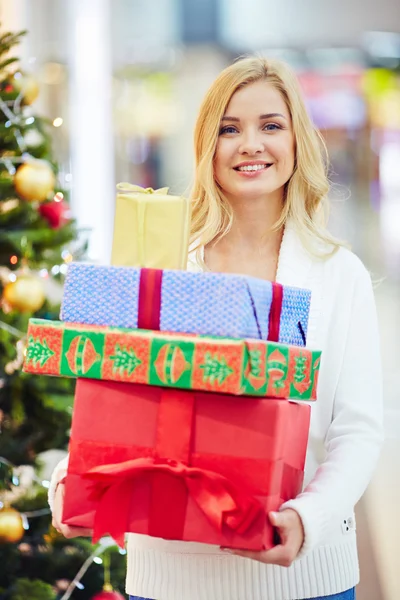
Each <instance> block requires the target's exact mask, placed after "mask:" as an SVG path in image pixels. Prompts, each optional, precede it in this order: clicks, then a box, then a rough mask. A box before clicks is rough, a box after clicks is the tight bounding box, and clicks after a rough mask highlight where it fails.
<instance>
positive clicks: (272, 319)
mask: <svg viewBox="0 0 400 600" xmlns="http://www.w3.org/2000/svg"><path fill="white" fill-rule="evenodd" d="M282 300H283V286H282V285H281V284H280V283H275V282H274V283H273V284H272V302H271V308H270V311H269V327H268V338H267V339H268V341H270V342H279V329H280V325H281V312H282Z"/></svg>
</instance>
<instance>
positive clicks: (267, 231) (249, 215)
mask: <svg viewBox="0 0 400 600" xmlns="http://www.w3.org/2000/svg"><path fill="white" fill-rule="evenodd" d="M230 203H231V206H232V209H233V223H232V227H231V229H230V230H229V232H228V233H227V234H226V236H224V238H222V240H221V243H223V242H224V240H225V244H226V245H227V246H230V247H231V246H236V247H237V248H241V249H243V250H247V251H248V252H257V253H263V252H265V251H267V252H270V251H271V250H274V249H276V251H277V252H279V247H280V243H281V240H282V229H281V230H274V229H273V226H274V225H275V223H276V222H277V221H278V220H279V218H280V216H281V214H282V208H283V201H282V199H281V198H275V199H274V198H271V200H270V201H266V200H265V198H260V199H254V200H248V199H247V200H244V201H241V200H237V199H235V200H231V201H230Z"/></svg>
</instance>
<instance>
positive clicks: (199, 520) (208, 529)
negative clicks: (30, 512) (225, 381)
mask: <svg viewBox="0 0 400 600" xmlns="http://www.w3.org/2000/svg"><path fill="white" fill-rule="evenodd" d="M309 421H310V406H309V405H307V404H296V403H293V402H289V401H286V400H272V399H268V400H261V399H260V400H258V399H255V398H254V397H246V396H241V397H237V396H230V395H222V394H214V393H210V392H197V391H191V390H190V391H186V390H185V391H184V390H177V389H169V388H160V387H152V386H146V385H139V384H128V383H117V382H106V381H97V380H90V379H78V382H77V387H76V394H75V406H74V414H73V420H72V430H71V441H70V461H69V468H68V474H67V477H66V482H65V483H66V488H65V503H64V513H63V522H64V523H66V524H68V525H71V526H72V525H75V526H82V527H90V528H94V540H97V539H99V537H101V536H102V535H105V534H110V535H111V536H112V537H113V538H114V539H115V540H116V541H117V542H118V543H119V544H120V545H122V544H123V541H124V533H125V532H135V533H141V534H147V535H151V536H154V537H161V538H165V539H172V540H184V541H196V542H203V543H208V544H216V545H220V546H226V547H234V548H247V549H253V550H261V549H268V548H270V547H272V546H273V529H272V527H271V526H270V524H269V521H268V519H267V518H266V513H268V512H269V511H270V510H277V509H278V508H279V507H280V505H281V504H282V503H283V502H285V501H286V500H288V499H290V498H293V497H295V496H296V495H297V494H298V493H299V492H300V491H301V486H302V481H303V469H304V462H305V454H306V447H307V439H308V430H309Z"/></svg>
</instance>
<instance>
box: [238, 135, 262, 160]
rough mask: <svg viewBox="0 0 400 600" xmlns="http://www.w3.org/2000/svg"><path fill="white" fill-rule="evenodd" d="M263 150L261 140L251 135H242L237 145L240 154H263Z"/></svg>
mask: <svg viewBox="0 0 400 600" xmlns="http://www.w3.org/2000/svg"><path fill="white" fill-rule="evenodd" d="M264 149H265V148H264V142H263V140H262V138H261V137H260V136H258V135H257V134H253V133H249V134H246V135H243V137H242V139H241V141H240V145H239V152H240V154H248V155H253V154H258V153H260V152H263V151H264Z"/></svg>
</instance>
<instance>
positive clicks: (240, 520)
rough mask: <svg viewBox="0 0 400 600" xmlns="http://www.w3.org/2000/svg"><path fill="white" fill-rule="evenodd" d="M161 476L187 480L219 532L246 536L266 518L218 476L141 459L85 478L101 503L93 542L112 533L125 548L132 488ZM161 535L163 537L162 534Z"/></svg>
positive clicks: (254, 502) (259, 508)
mask: <svg viewBox="0 0 400 600" xmlns="http://www.w3.org/2000/svg"><path fill="white" fill-rule="evenodd" d="M159 473H164V474H167V475H169V476H172V477H178V478H180V479H181V480H183V481H184V483H185V485H186V487H187V491H188V492H189V494H190V495H191V497H192V498H193V500H195V502H196V503H197V504H198V506H199V507H200V508H201V510H202V511H203V512H204V514H205V515H206V516H207V518H208V519H209V520H210V522H211V523H212V524H213V526H214V527H216V528H217V529H219V530H222V528H223V526H224V525H225V526H227V527H229V528H230V529H232V530H234V531H236V532H237V533H238V534H243V533H245V532H246V531H247V530H248V528H249V527H250V526H251V525H252V524H253V523H254V522H256V521H257V520H258V519H263V518H265V513H264V509H263V507H262V506H261V504H260V502H259V501H258V500H256V499H255V498H252V497H250V496H247V495H245V494H243V493H242V491H241V490H239V488H238V487H237V486H235V485H234V484H233V483H232V482H230V481H228V479H226V477H223V476H222V475H219V474H218V473H215V472H213V471H208V470H206V469H199V468H195V467H189V466H187V465H185V464H183V463H182V462H178V461H175V460H170V459H160V458H137V459H134V460H128V461H126V462H123V463H119V464H115V465H104V466H99V467H95V468H94V469H91V470H90V471H88V472H87V473H86V474H85V475H84V478H85V479H89V480H91V481H93V482H94V487H93V492H92V498H93V500H96V501H97V502H98V505H97V510H96V515H95V520H94V531H93V542H97V541H98V540H99V539H100V538H101V537H102V536H103V535H105V534H107V533H108V534H109V535H111V536H112V537H113V538H114V540H115V541H116V542H117V544H119V545H120V546H121V547H122V546H123V545H124V533H125V531H129V515H130V510H131V506H130V504H131V495H132V488H133V486H134V485H135V483H136V482H137V481H138V480H141V479H142V478H143V477H146V476H147V475H157V474H159ZM159 501H161V498H159ZM182 524H183V523H182ZM158 535H159V537H163V535H162V532H161V531H158ZM181 537H182V531H176V532H175V539H180V538H181Z"/></svg>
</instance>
